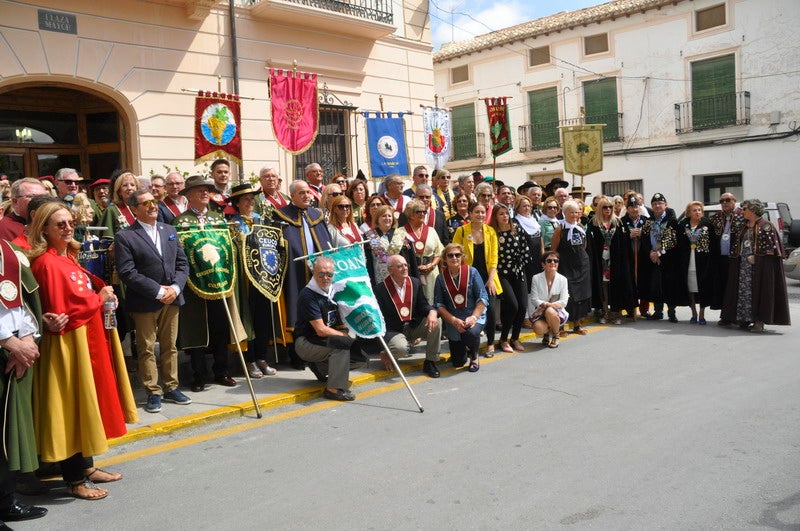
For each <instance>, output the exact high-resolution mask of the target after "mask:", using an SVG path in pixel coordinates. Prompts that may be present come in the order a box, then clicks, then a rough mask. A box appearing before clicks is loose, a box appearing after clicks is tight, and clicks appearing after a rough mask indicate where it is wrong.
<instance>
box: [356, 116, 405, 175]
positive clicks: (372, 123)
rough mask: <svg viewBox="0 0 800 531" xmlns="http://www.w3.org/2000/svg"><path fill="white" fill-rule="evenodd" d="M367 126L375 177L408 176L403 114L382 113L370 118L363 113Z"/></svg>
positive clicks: (371, 166)
mask: <svg viewBox="0 0 800 531" xmlns="http://www.w3.org/2000/svg"><path fill="white" fill-rule="evenodd" d="M363 114H364V118H365V119H366V120H365V121H366V126H367V144H368V145H369V166H370V171H371V172H372V176H373V177H386V176H388V175H393V174H396V175H402V176H408V175H409V171H408V153H407V150H406V131H405V122H403V114H405V113H402V112H401V113H391V112H389V113H380V112H376V113H375V115H374V116H370V111H366V112H364V113H363Z"/></svg>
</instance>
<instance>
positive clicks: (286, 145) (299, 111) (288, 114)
mask: <svg viewBox="0 0 800 531" xmlns="http://www.w3.org/2000/svg"><path fill="white" fill-rule="evenodd" d="M269 98H270V103H271V106H272V132H273V133H274V134H275V140H277V141H278V144H280V146H281V147H282V148H283V149H285V150H286V151H288V152H289V153H293V154H295V155H298V154H300V153H303V152H304V151H306V150H307V149H308V148H310V147H311V145H312V144H313V143H314V140H315V139H316V138H317V132H318V130H319V100H318V99H317V74H310V73H307V72H294V71H288V70H287V71H286V72H284V71H283V70H281V69H278V70H276V69H274V68H270V69H269Z"/></svg>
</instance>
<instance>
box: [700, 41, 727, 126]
mask: <svg viewBox="0 0 800 531" xmlns="http://www.w3.org/2000/svg"><path fill="white" fill-rule="evenodd" d="M735 123H736V63H735V57H734V54H729V55H723V56H720V57H713V58H711V59H705V60H703V61H694V62H693V63H692V127H693V128H694V130H695V131H699V130H702V129H710V128H715V127H721V126H725V125H733V124H735Z"/></svg>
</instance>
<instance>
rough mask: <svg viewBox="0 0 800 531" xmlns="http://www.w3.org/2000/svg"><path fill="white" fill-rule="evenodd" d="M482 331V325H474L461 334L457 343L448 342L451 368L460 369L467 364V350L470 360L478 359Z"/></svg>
mask: <svg viewBox="0 0 800 531" xmlns="http://www.w3.org/2000/svg"><path fill="white" fill-rule="evenodd" d="M487 322H488V320H487ZM483 330H484V328H483V325H480V324H476V325H475V326H473V327H472V328H470V329H468V330H466V331H465V332H464V333H463V334H461V337H460V338H459V340H458V341H454V340H452V339H451V340H450V363H452V364H453V367H462V366H463V365H464V364H465V363H466V362H467V350H469V355H470V358H471V359H475V358H477V357H478V347H479V346H480V344H481V332H482V331H483ZM487 334H488V332H487Z"/></svg>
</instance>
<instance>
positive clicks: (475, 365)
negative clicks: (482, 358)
mask: <svg viewBox="0 0 800 531" xmlns="http://www.w3.org/2000/svg"><path fill="white" fill-rule="evenodd" d="M480 368H481V366H480V365H478V361H477V360H476V361H473V362H472V363H470V364H469V369H467V370H468V371H469V372H478V370H479V369H480Z"/></svg>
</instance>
